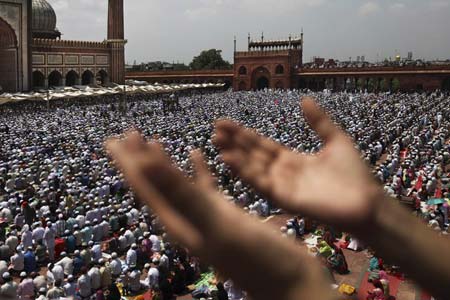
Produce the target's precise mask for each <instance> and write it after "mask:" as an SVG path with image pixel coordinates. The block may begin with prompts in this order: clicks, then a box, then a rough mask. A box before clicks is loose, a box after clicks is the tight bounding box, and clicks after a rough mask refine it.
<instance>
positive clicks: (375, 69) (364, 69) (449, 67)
mask: <svg viewBox="0 0 450 300" xmlns="http://www.w3.org/2000/svg"><path fill="white" fill-rule="evenodd" d="M441 70H450V64H448V65H424V66H402V67H400V66H373V67H371V66H366V67H361V68H358V67H349V68H347V67H340V68H337V67H334V68H301V69H300V70H299V73H330V72H354V73H358V72H404V71H441Z"/></svg>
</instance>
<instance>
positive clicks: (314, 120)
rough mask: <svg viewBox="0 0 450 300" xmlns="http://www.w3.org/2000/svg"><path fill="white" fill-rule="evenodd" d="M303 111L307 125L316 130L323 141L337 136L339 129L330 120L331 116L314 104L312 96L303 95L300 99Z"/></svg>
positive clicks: (339, 132)
mask: <svg viewBox="0 0 450 300" xmlns="http://www.w3.org/2000/svg"><path fill="white" fill-rule="evenodd" d="M301 106H302V109H303V113H304V114H305V117H306V120H307V121H308V123H309V125H310V126H311V127H312V128H313V129H314V130H315V131H316V132H317V134H318V135H319V137H320V138H321V139H322V140H323V141H324V142H329V141H330V140H332V139H333V138H335V137H337V136H339V135H340V134H341V131H340V130H339V128H338V127H337V126H336V125H335V124H334V123H333V122H332V121H331V118H330V117H329V116H328V115H327V114H326V113H325V112H324V111H323V110H322V109H321V108H320V107H319V106H318V105H317V104H316V102H315V101H314V99H313V98H311V97H304V98H303V99H302V101H301Z"/></svg>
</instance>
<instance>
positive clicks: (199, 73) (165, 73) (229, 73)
mask: <svg viewBox="0 0 450 300" xmlns="http://www.w3.org/2000/svg"><path fill="white" fill-rule="evenodd" d="M211 75H215V76H233V70H198V71H194V70H184V71H181V70H180V71H155V72H152V71H129V72H127V73H126V76H127V77H133V76H139V77H144V76H152V77H154V76H180V77H182V76H211Z"/></svg>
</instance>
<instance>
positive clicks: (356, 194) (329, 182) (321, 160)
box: [214, 98, 382, 229]
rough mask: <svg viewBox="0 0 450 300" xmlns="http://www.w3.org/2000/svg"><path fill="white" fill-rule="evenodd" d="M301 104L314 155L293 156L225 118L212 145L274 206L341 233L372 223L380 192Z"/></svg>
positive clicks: (339, 135) (338, 135)
mask: <svg viewBox="0 0 450 300" xmlns="http://www.w3.org/2000/svg"><path fill="white" fill-rule="evenodd" d="M301 104H302V108H303V111H304V114H305V117H306V119H307V121H308V122H309V124H310V125H311V127H312V128H313V129H314V130H315V131H316V132H317V133H318V135H319V137H320V138H321V139H322V140H323V141H324V142H325V144H326V145H325V148H324V149H323V151H321V152H320V153H319V154H317V155H305V154H298V153H295V152H293V151H291V150H289V149H288V148H286V147H283V146H281V145H279V144H277V143H275V142H273V141H271V140H269V139H267V138H264V137H262V136H260V135H258V134H257V133H256V132H254V131H253V130H250V129H246V128H244V127H241V126H239V125H238V124H236V123H234V122H232V121H226V120H225V121H219V122H217V124H216V135H215V138H214V143H215V145H216V146H218V147H219V148H220V149H221V153H222V157H223V160H224V161H225V163H227V164H228V165H229V166H230V167H231V169H232V171H234V172H236V173H237V174H238V175H239V176H240V177H242V179H244V180H245V181H246V182H248V183H249V184H251V185H252V186H253V187H254V188H255V189H256V190H257V191H258V192H260V193H262V194H264V195H265V196H267V197H269V198H270V199H271V200H272V201H275V203H276V204H277V205H279V206H280V207H282V208H284V209H286V210H289V211H290V212H293V213H298V214H306V215H308V216H310V217H314V218H317V219H319V220H321V221H324V222H326V223H331V224H334V225H340V226H341V227H342V228H344V229H360V226H361V225H365V224H367V222H370V220H371V219H372V214H373V213H374V206H375V205H376V204H377V201H376V200H377V198H378V199H379V198H382V193H381V190H380V188H379V187H378V186H377V184H376V183H375V182H374V180H373V179H372V177H371V175H370V172H369V169H368V167H367V166H366V165H365V164H364V163H363V162H362V161H361V159H360V157H359V154H358V152H357V150H356V149H355V148H354V146H353V144H352V142H351V140H350V139H349V138H348V137H347V136H346V135H345V134H344V133H343V132H342V131H341V130H340V129H338V128H337V127H336V126H335V125H334V124H333V123H332V121H331V119H330V118H329V117H328V116H327V115H326V114H325V113H324V112H323V111H322V110H321V109H320V108H319V107H318V106H317V105H316V104H315V102H314V100H312V99H311V98H305V99H303V100H302V103H301Z"/></svg>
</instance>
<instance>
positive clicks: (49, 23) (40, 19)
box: [32, 0, 61, 39]
mask: <svg viewBox="0 0 450 300" xmlns="http://www.w3.org/2000/svg"><path fill="white" fill-rule="evenodd" d="M32 8H33V12H32V31H33V37H34V38H42V39H56V38H60V37H61V33H60V32H59V31H58V29H57V28H56V13H55V11H54V10H53V7H52V6H51V5H50V3H48V2H47V1H46V0H33V4H32Z"/></svg>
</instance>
